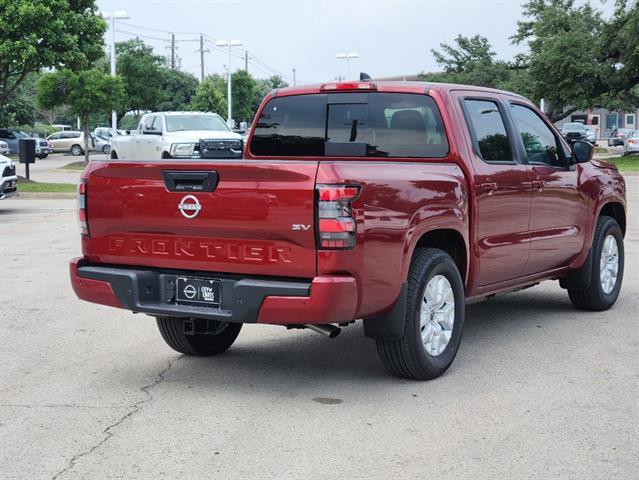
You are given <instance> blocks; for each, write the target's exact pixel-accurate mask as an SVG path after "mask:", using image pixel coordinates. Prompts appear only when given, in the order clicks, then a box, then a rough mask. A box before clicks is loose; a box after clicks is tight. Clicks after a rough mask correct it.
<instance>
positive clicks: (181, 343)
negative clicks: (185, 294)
mask: <svg viewBox="0 0 639 480" xmlns="http://www.w3.org/2000/svg"><path fill="white" fill-rule="evenodd" d="M156 320H157V324H158V329H159V330H160V333H161V334H162V338H163V339H164V341H165V342H166V343H167V345H168V346H169V347H171V348H172V349H173V350H175V351H176V352H180V353H184V354H186V355H195V356H201V357H208V356H211V355H218V354H220V353H222V352H225V351H226V350H228V349H229V348H230V346H231V345H233V342H235V339H236V338H237V336H238V335H239V333H240V330H241V329H242V324H241V323H226V324H224V323H221V324H220V331H219V333H216V334H195V335H187V334H185V333H184V322H192V321H193V319H190V318H179V317H157V318H156Z"/></svg>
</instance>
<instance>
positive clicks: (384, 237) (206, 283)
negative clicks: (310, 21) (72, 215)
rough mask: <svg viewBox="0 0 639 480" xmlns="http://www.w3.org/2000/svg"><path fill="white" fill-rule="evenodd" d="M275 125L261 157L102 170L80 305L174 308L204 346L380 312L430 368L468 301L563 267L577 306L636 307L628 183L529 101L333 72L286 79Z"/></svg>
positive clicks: (392, 347) (177, 325) (88, 227)
mask: <svg viewBox="0 0 639 480" xmlns="http://www.w3.org/2000/svg"><path fill="white" fill-rule="evenodd" d="M256 118H257V121H256V122H255V123H254V125H253V126H252V129H251V132H250V134H249V142H248V145H247V148H246V151H245V152H244V158H243V159H236V160H224V161H209V160H197V161H192V160H181V159H180V160H178V159H175V160H166V159H165V160H157V159H156V160H147V161H144V162H127V163H124V164H123V163H122V162H121V161H111V162H109V161H101V162H92V163H91V164H90V165H89V166H88V167H87V169H86V170H85V172H84V173H83V176H82V180H81V182H80V184H79V187H78V194H79V198H78V205H79V211H78V218H79V221H80V229H81V234H82V252H83V253H82V257H80V258H76V259H73V260H72V261H71V265H70V267H71V268H70V274H71V281H72V285H73V288H74V290H75V292H76V294H77V296H78V297H79V298H81V299H84V300H87V301H90V302H95V303H100V304H104V305H109V306H112V307H118V308H123V309H127V310H131V311H135V312H142V313H146V314H149V315H152V316H155V317H156V318H157V325H158V328H159V330H160V333H161V334H162V337H163V338H164V340H165V341H166V343H167V344H168V345H169V346H170V347H171V348H173V349H175V350H177V351H178V352H182V353H184V354H187V355H216V354H219V353H222V352H224V351H225V350H227V349H228V348H229V347H230V346H231V345H232V344H233V342H234V341H235V339H236V337H237V336H238V333H239V332H240V329H241V328H242V324H244V323H260V324H274V325H281V326H285V327H287V328H308V329H311V330H314V331H317V332H320V333H322V334H324V335H326V336H328V337H331V338H332V337H334V336H336V335H337V334H338V333H339V331H340V328H339V326H338V325H340V326H345V325H349V324H350V323H352V322H353V321H355V320H356V319H363V320H364V333H365V334H366V335H367V336H368V337H371V338H374V339H375V340H376V342H377V351H378V353H379V355H380V357H381V360H382V362H383V363H384V365H385V366H386V367H387V368H388V369H389V370H390V371H392V372H394V373H395V374H397V375H399V376H401V377H407V378H413V379H429V378H433V377H437V376H439V375H441V374H442V373H444V371H445V370H446V369H447V368H448V367H449V366H450V364H451V363H452V362H453V359H454V358H455V355H456V353H457V350H458V348H459V345H460V341H461V337H462V329H463V325H464V311H465V304H466V302H467V301H475V300H480V299H484V298H491V297H493V296H494V295H496V294H502V293H506V292H513V291H517V290H521V289H523V288H527V287H532V286H533V285H536V284H537V283H539V282H541V281H544V280H557V279H559V282H560V285H561V286H562V287H563V288H565V289H567V290H568V296H569V298H570V300H571V301H572V303H573V304H574V305H575V306H576V307H577V308H580V309H587V310H597V311H602V310H606V309H608V308H610V307H611V306H612V305H613V304H614V303H615V301H616V300H617V297H618V295H619V291H620V288H621V283H622V279H623V270H624V243H623V241H624V240H623V239H624V235H625V231H626V188H625V182H624V179H623V177H622V176H621V174H620V173H619V171H618V170H617V168H616V166H615V165H614V164H612V163H609V162H605V161H601V160H592V155H593V150H594V148H593V146H592V145H591V144H589V143H586V142H583V141H575V142H574V143H573V144H572V146H570V145H569V144H568V143H567V142H566V141H565V140H564V139H563V137H562V135H561V134H560V132H559V131H558V130H557V129H556V128H555V127H554V126H553V125H552V124H550V123H549V122H548V120H547V118H546V117H545V116H544V115H543V114H542V113H541V112H540V111H539V110H538V109H537V108H536V106H535V105H534V104H533V103H532V102H530V101H528V100H526V99H524V98H523V97H521V96H519V95H515V94H510V93H507V92H503V91H498V90H493V89H486V88H480V87H473V86H460V85H454V86H452V85H443V84H435V83H421V82H414V83H413V82H409V83H407V82H382V83H377V84H374V83H368V82H346V83H340V82H337V83H335V82H332V83H327V84H324V85H316V86H307V85H305V86H304V87H292V88H283V89H279V90H278V91H277V93H276V94H269V95H267V97H266V98H265V99H264V101H263V102H262V105H261V106H260V108H259V110H258V113H257V116H256ZM155 121H157V117H156V120H155ZM147 126H148V125H147ZM141 137H142V138H145V137H144V136H141ZM251 214H252V215H251ZM549 232H551V234H549ZM542 314H544V313H540V315H542ZM539 341H540V342H543V341H545V340H544V339H541V338H540V339H539ZM564 341H570V340H569V339H568V340H566V339H564ZM291 361H294V359H291ZM221 367H222V365H220V368H221Z"/></svg>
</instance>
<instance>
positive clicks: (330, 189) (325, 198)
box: [315, 185, 360, 250]
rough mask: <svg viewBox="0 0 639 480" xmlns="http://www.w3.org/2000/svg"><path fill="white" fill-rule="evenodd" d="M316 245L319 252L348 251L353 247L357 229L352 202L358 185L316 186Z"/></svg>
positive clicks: (357, 190)
mask: <svg viewBox="0 0 639 480" xmlns="http://www.w3.org/2000/svg"><path fill="white" fill-rule="evenodd" d="M316 191H317V207H318V208H317V212H318V216H317V217H318V218H317V228H316V229H315V230H316V231H317V243H318V248H319V249H320V250H348V249H350V248H354V247H355V242H356V240H357V229H356V223H355V219H354V218H353V209H352V206H351V204H352V202H353V201H354V200H355V199H356V198H357V197H358V196H359V192H360V186H359V185H317V187H316Z"/></svg>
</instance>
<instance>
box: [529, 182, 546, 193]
mask: <svg viewBox="0 0 639 480" xmlns="http://www.w3.org/2000/svg"><path fill="white" fill-rule="evenodd" d="M532 184H533V188H534V189H535V190H537V191H538V192H541V191H542V190H543V189H544V187H545V186H546V182H544V181H543V180H534V181H533V182H532Z"/></svg>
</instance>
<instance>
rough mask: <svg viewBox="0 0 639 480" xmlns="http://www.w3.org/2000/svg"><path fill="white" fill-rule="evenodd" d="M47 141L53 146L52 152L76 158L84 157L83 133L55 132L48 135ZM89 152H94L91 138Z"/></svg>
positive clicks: (93, 143)
mask: <svg viewBox="0 0 639 480" xmlns="http://www.w3.org/2000/svg"><path fill="white" fill-rule="evenodd" d="M47 140H48V141H49V142H50V143H51V144H52V145H53V151H54V152H63V153H71V154H72V155H74V156H76V157H77V156H80V155H84V132H78V131H73V130H71V131H63V132H56V133H52V134H51V135H49V136H48V137H47ZM89 150H95V142H94V140H93V137H91V139H90V140H89Z"/></svg>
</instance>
